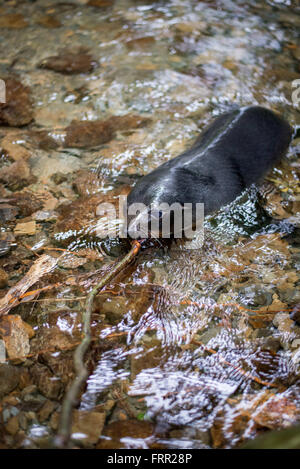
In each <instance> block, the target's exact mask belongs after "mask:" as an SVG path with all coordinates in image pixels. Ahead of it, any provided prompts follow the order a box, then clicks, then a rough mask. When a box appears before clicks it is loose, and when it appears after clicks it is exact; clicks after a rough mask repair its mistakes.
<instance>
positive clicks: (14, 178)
mask: <svg viewBox="0 0 300 469" xmlns="http://www.w3.org/2000/svg"><path fill="white" fill-rule="evenodd" d="M0 181H1V182H3V183H5V184H6V185H7V186H8V187H9V189H11V190H16V189H22V188H23V187H24V186H27V185H28V184H30V183H31V182H32V181H33V178H32V176H31V173H30V169H29V166H28V164H27V163H26V162H25V161H23V160H19V161H16V162H15V163H12V164H11V165H10V166H4V168H2V169H0Z"/></svg>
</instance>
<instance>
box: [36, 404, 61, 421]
mask: <svg viewBox="0 0 300 469" xmlns="http://www.w3.org/2000/svg"><path fill="white" fill-rule="evenodd" d="M57 405H58V404H57V403H56V402H53V401H49V400H47V401H46V402H45V403H44V404H43V407H42V408H41V409H40V410H39V412H38V419H39V422H41V423H42V422H44V421H45V420H48V418H49V417H50V415H51V414H52V413H53V412H54V410H55V409H56V407H57Z"/></svg>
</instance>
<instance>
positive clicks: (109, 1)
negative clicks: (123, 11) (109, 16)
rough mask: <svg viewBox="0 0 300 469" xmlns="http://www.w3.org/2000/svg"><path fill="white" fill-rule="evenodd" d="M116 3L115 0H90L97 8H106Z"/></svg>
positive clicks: (90, 4)
mask: <svg viewBox="0 0 300 469" xmlns="http://www.w3.org/2000/svg"><path fill="white" fill-rule="evenodd" d="M113 4H114V0H89V1H88V5H89V6H91V7H96V8H106V7H110V6H112V5H113Z"/></svg>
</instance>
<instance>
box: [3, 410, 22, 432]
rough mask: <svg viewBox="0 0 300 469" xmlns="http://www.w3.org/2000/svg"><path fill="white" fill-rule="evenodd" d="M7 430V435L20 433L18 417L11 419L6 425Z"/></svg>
mask: <svg viewBox="0 0 300 469" xmlns="http://www.w3.org/2000/svg"><path fill="white" fill-rule="evenodd" d="M5 430H6V431H7V433H9V434H10V435H15V434H16V433H18V430H19V419H18V416H17V415H15V416H14V417H11V418H10V419H9V421H8V422H7V424H6V425H5Z"/></svg>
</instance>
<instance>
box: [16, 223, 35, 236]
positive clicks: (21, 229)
mask: <svg viewBox="0 0 300 469" xmlns="http://www.w3.org/2000/svg"><path fill="white" fill-rule="evenodd" d="M35 232H36V222H35V220H33V221H28V222H25V223H17V225H16V227H15V229H14V234H15V235H16V236H23V235H28V236H31V235H34V234H35Z"/></svg>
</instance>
